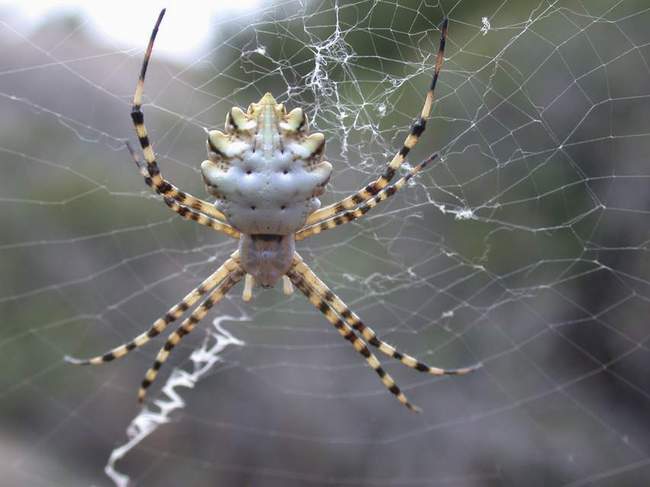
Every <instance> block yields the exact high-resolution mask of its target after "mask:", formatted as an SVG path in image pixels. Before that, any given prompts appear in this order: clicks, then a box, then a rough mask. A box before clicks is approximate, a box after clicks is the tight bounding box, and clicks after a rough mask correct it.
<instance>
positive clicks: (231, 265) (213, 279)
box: [65, 252, 239, 365]
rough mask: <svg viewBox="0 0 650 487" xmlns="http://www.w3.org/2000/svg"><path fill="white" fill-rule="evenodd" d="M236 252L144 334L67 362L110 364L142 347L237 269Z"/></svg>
mask: <svg viewBox="0 0 650 487" xmlns="http://www.w3.org/2000/svg"><path fill="white" fill-rule="evenodd" d="M238 259H239V257H238V252H235V253H234V254H233V255H232V256H231V257H230V258H229V259H228V260H227V261H226V262H224V263H223V265H222V266H221V267H219V269H217V270H216V271H215V272H214V273H213V274H212V275H211V276H210V277H208V278H207V279H206V280H205V281H203V282H202V283H201V284H200V285H199V286H198V287H197V288H196V289H194V290H193V291H192V292H190V293H189V294H188V295H187V296H185V297H184V298H183V300H182V301H181V302H180V303H178V304H176V305H174V306H173V307H171V308H170V309H169V311H167V313H165V315H164V316H163V317H162V318H158V319H157V320H156V321H155V322H154V323H153V325H152V326H151V328H149V330H147V331H146V332H144V333H142V334H140V335H138V336H137V337H135V338H134V339H133V340H131V341H130V342H129V343H125V344H124V345H120V346H119V347H115V348H114V349H112V350H110V351H108V352H106V353H105V354H103V355H98V356H96V357H92V358H89V359H83V360H80V359H77V358H73V357H65V359H66V361H67V362H70V363H73V364H76V365H99V364H104V363H106V362H111V361H112V360H115V359H117V358H121V357H124V356H125V355H126V354H127V353H129V352H130V351H132V350H135V349H136V348H140V347H142V346H143V345H144V344H145V343H147V342H148V341H149V340H151V339H152V338H154V337H156V336H158V335H160V334H161V333H162V332H163V331H165V329H166V328H167V327H168V326H169V325H170V324H171V323H173V322H174V321H176V320H177V319H178V318H180V317H181V316H182V315H183V313H185V311H187V310H188V309H189V308H190V307H192V305H194V303H196V302H197V301H198V300H199V299H201V298H202V297H203V296H205V295H206V294H207V293H209V292H210V291H212V290H213V289H214V288H215V287H216V286H217V285H218V284H219V283H221V281H223V280H224V279H225V278H226V277H227V276H228V274H230V273H231V272H232V271H234V270H236V269H237V268H238V264H237V261H238Z"/></svg>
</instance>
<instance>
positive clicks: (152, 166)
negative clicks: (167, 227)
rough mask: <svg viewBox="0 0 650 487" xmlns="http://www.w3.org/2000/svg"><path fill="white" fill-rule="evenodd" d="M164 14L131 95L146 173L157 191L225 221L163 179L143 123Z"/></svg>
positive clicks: (150, 41) (159, 20)
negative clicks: (144, 97)
mask: <svg viewBox="0 0 650 487" xmlns="http://www.w3.org/2000/svg"><path fill="white" fill-rule="evenodd" d="M164 15H165V9H162V10H161V11H160V15H158V20H157V21H156V25H155V26H154V28H153V31H152V32H151V38H150V39H149V45H148V46H147V50H146V52H145V55H144V60H143V61H142V70H141V71H140V77H139V78H138V84H137V85H136V89H135V94H134V95H133V107H132V109H131V119H132V120H133V124H134V126H135V131H136V133H137V135H138V140H139V141H140V146H141V147H142V153H143V154H144V159H145V161H146V162H147V173H148V176H149V178H151V184H149V183H147V184H149V186H151V187H152V188H153V189H154V190H155V191H156V192H157V193H159V194H161V195H163V196H166V197H168V198H171V199H173V200H176V201H178V202H179V203H183V204H185V205H186V206H189V207H190V208H193V209H195V210H198V211H200V212H202V213H205V214H206V215H209V216H211V217H213V218H215V219H217V220H221V221H222V222H225V220H226V218H225V216H224V214H223V213H221V212H220V211H219V210H218V209H216V208H215V207H214V205H212V204H211V203H209V202H207V201H204V200H201V199H199V198H196V197H195V196H192V195H191V194H188V193H186V192H184V191H181V190H180V189H178V188H177V187H176V186H174V185H173V184H171V183H170V182H169V181H167V180H166V179H164V178H163V177H162V175H161V173H160V168H159V167H158V162H157V161H156V155H155V154H154V151H153V146H152V145H151V143H150V142H149V135H148V133H147V128H146V127H145V125H144V113H143V112H142V94H143V92H144V78H145V75H146V73H147V66H148V65H149V59H150V58H151V51H152V50H153V43H154V41H155V40H156V35H157V34H158V27H159V26H160V22H161V21H162V19H163V16H164Z"/></svg>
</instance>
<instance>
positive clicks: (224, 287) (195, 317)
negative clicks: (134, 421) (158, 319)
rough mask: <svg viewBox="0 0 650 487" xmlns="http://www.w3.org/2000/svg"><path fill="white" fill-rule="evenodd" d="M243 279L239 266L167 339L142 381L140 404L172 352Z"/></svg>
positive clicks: (139, 396) (139, 395)
mask: <svg viewBox="0 0 650 487" xmlns="http://www.w3.org/2000/svg"><path fill="white" fill-rule="evenodd" d="M242 277H244V271H243V270H242V269H241V267H239V265H237V266H236V268H235V269H234V270H233V271H231V272H230V273H229V274H228V275H227V276H226V278H225V279H224V280H223V281H222V282H221V284H219V285H218V286H217V288H216V289H215V290H214V291H212V293H211V294H210V295H209V296H208V297H207V298H206V300H205V301H203V303H201V304H200V305H199V306H198V307H197V308H196V309H195V310H194V311H193V312H192V314H190V316H188V317H187V318H186V319H185V320H183V322H182V323H181V325H180V326H179V327H178V328H177V329H176V330H174V331H173V332H172V333H171V334H170V335H169V338H167V341H166V342H165V345H163V347H162V348H161V349H160V351H159V352H158V355H157V356H156V360H155V362H154V363H153V365H152V366H151V368H150V369H149V370H148V371H147V373H146V374H145V376H144V379H143V380H142V384H141V385H140V389H139V390H138V401H139V402H140V403H142V402H143V401H144V398H145V396H146V394H147V389H148V388H149V386H150V385H151V384H152V383H153V381H154V380H155V379H156V376H157V375H158V371H159V370H160V368H161V367H162V366H163V364H164V363H165V361H166V360H167V359H168V358H169V355H170V354H171V351H172V350H173V349H174V347H175V346H176V345H178V343H179V342H180V341H181V340H182V338H183V337H184V336H185V335H187V334H188V333H190V332H191V331H192V330H193V329H194V328H195V327H196V325H197V324H198V323H199V322H200V321H201V320H202V319H203V318H205V315H206V314H208V311H210V309H211V308H212V307H213V306H214V305H215V304H217V303H218V302H219V301H221V300H222V299H223V297H224V296H225V295H226V294H227V293H228V291H230V289H232V287H233V286H234V285H235V284H237V283H238V282H239V281H240V280H241V279H242Z"/></svg>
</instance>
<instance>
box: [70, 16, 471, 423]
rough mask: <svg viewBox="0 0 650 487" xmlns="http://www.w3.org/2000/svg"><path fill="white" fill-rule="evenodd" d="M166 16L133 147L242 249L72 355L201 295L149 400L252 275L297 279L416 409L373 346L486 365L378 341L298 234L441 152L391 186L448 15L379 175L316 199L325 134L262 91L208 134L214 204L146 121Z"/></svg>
mask: <svg viewBox="0 0 650 487" xmlns="http://www.w3.org/2000/svg"><path fill="white" fill-rule="evenodd" d="M164 13H165V10H163V11H162V12H161V13H160V15H159V16H158V21H157V22H156V25H155V27H154V29H153V32H152V34H151V39H150V41H149V46H148V47H147V52H146V54H145V57H144V62H143V63H142V70H141V72H140V78H139V79H138V84H137V86H136V90H135V95H134V97H133V109H132V111H131V118H132V119H133V123H134V125H135V130H136V133H137V135H138V139H139V141H140V146H141V147H142V153H143V155H144V160H145V163H142V162H141V161H140V160H139V158H138V157H137V155H136V154H135V153H134V152H133V151H132V150H131V148H130V146H128V147H129V150H130V151H131V154H132V156H133V159H134V161H135V162H136V164H137V165H138V167H139V169H140V173H141V174H142V176H143V177H144V180H145V182H146V184H147V185H149V186H150V187H151V188H152V189H153V190H154V191H155V192H156V193H158V194H159V195H161V196H162V197H163V201H164V202H165V204H166V205H167V206H168V207H169V208H170V209H171V210H173V211H174V212H176V213H177V214H179V215H180V216H181V217H183V218H185V219H187V220H192V221H195V222H197V223H199V224H201V225H205V226H207V227H209V228H212V229H213V230H216V231H218V232H221V233H224V234H226V235H228V236H230V237H233V238H237V239H239V248H238V250H237V251H235V252H234V253H233V254H232V255H231V256H230V258H229V259H227V260H226V262H224V263H223V264H222V265H221V266H220V267H219V268H218V269H217V270H216V271H214V272H213V273H212V274H211V275H210V276H208V277H207V278H206V279H205V280H204V281H203V282H202V283H201V284H200V285H199V286H198V287H197V288H196V289H194V290H193V291H191V292H190V293H189V294H188V295H187V296H185V298H183V300H182V301H181V302H179V303H178V304H176V305H174V306H172V307H171V308H170V309H169V311H167V313H165V315H164V316H163V317H162V318H159V319H158V320H156V321H155V322H154V323H153V325H152V326H151V328H150V329H149V330H147V331H146V332H144V333H142V334H141V335H138V336H137V337H135V338H134V339H133V340H132V341H130V342H129V343H125V344H124V345H120V346H119V347H116V348H114V349H113V350H110V351H109V352H107V353H105V354H104V355H100V356H97V357H93V358H90V359H87V360H78V359H69V360H70V361H72V362H74V363H79V364H102V363H105V362H109V361H111V360H114V359H116V358H119V357H123V356H124V355H126V354H127V353H129V352H130V351H131V350H134V349H136V348H138V347H141V346H143V345H144V344H145V343H147V342H148V341H149V340H151V339H152V338H153V337H155V336H157V335H159V334H160V333H162V332H163V331H164V330H165V329H166V328H167V327H168V326H169V325H170V324H171V323H173V322H175V321H176V320H178V319H179V318H180V317H181V316H183V314H185V313H186V312H187V311H188V310H189V309H190V308H191V307H192V306H194V305H195V304H196V303H197V302H198V301H199V300H201V299H203V301H202V302H201V304H199V305H198V306H197V307H196V308H195V309H194V310H193V311H191V312H190V314H189V316H188V317H187V318H186V319H185V320H183V322H182V323H181V324H180V326H179V327H178V328H177V329H176V330H174V332H172V333H171V334H170V335H169V337H168V338H167V341H166V342H165V345H164V347H163V348H162V349H161V350H160V352H158V356H157V357H156V361H155V362H154V364H153V366H152V367H151V368H150V369H149V370H148V371H147V373H146V375H145V378H144V380H143V381H142V386H141V387H140V390H139V392H138V398H139V399H140V401H142V400H143V399H144V397H145V393H146V390H147V388H148V387H149V386H150V385H151V383H152V382H153V380H154V379H155V378H156V375H157V374H158V370H159V369H160V367H161V366H162V364H163V363H164V362H165V360H167V357H169V354H170V353H171V350H172V349H173V348H174V347H175V346H176V344H178V342H179V341H180V340H181V339H182V338H183V337H184V336H185V335H187V334H188V333H189V332H190V331H192V330H193V329H194V327H195V326H196V324H197V323H198V322H199V321H201V319H203V318H204V317H205V315H206V314H207V313H208V311H209V310H210V309H211V308H212V307H213V306H214V305H215V304H216V303H218V302H219V301H220V300H221V299H222V298H223V297H224V296H225V295H226V293H227V292H228V291H229V290H230V289H231V288H232V287H233V286H235V285H236V284H237V283H238V282H239V281H240V280H242V279H245V282H246V284H245V287H244V299H245V300H249V299H251V296H252V288H253V285H254V284H259V285H261V286H263V287H270V286H273V285H274V284H275V283H276V282H277V281H278V280H279V279H280V278H282V279H283V281H284V291H285V293H287V294H289V293H291V292H293V286H294V285H295V286H296V287H297V288H298V289H299V290H300V291H301V292H302V293H303V294H304V295H305V296H306V297H307V299H309V301H310V302H311V303H312V304H313V305H314V306H316V308H318V309H319V310H320V311H321V312H322V313H323V314H324V315H325V318H326V319H327V321H329V322H330V323H331V324H332V325H333V326H334V327H335V328H336V330H337V331H338V332H339V333H340V334H341V336H343V337H344V338H345V339H346V340H348V341H349V342H350V343H351V344H352V346H353V347H354V349H355V350H356V351H357V352H358V353H360V354H361V355H362V356H363V357H364V358H365V360H366V362H367V363H368V365H369V366H370V367H371V368H372V369H373V370H374V371H375V372H376V373H377V375H378V376H379V378H380V379H381V381H382V383H383V384H384V386H385V387H386V388H387V389H388V390H389V391H390V392H391V393H392V394H394V395H395V397H397V399H398V400H399V401H400V402H401V403H402V404H404V405H405V406H406V407H408V408H409V409H411V410H413V411H416V410H417V408H416V407H415V406H414V405H413V404H411V403H410V402H409V401H408V399H406V396H405V395H404V393H402V391H401V390H400V389H399V387H397V384H395V381H394V380H393V379H392V377H391V376H390V375H389V374H388V373H387V372H386V371H385V370H384V369H383V368H382V366H381V364H380V363H379V361H378V360H377V358H376V357H375V355H373V353H372V352H371V351H370V350H369V348H368V345H371V346H373V347H375V348H377V349H378V350H379V351H380V352H381V353H383V354H385V355H387V356H389V357H391V358H394V359H396V360H399V361H400V362H401V363H402V364H403V365H405V366H407V367H409V368H412V369H415V370H418V371H420V372H425V373H428V374H431V375H451V374H456V375H460V374H466V373H468V372H470V371H472V370H475V369H476V368H477V367H478V366H479V365H476V366H472V367H464V368H461V369H440V368H438V367H431V366H429V365H427V364H425V363H422V362H420V361H418V360H417V359H415V358H414V357H411V356H410V355H407V354H405V353H402V352H399V351H397V350H396V349H395V348H394V347H393V346H392V345H389V344H388V343H386V342H384V341H382V340H380V339H379V338H378V337H377V335H376V334H375V332H374V331H373V330H372V329H371V328H370V327H369V326H367V325H365V324H364V323H363V322H362V321H361V319H360V318H359V317H358V316H357V315H356V314H355V313H354V312H353V311H352V310H351V309H350V308H348V307H347V306H346V305H345V303H344V302H343V301H342V300H341V299H340V298H339V297H338V296H337V295H336V294H334V293H333V292H332V291H331V290H330V289H329V288H328V287H327V285H325V283H323V282H322V281H321V280H320V279H319V278H318V276H316V274H314V272H313V271H312V270H311V269H310V268H309V267H308V266H307V264H305V262H304V261H303V260H302V258H301V257H300V256H299V255H298V253H297V252H296V251H295V241H296V240H302V239H305V238H307V237H311V236H312V235H316V234H318V233H320V232H322V231H325V230H329V229H332V228H335V227H337V226H339V225H343V224H345V223H348V222H351V221H354V220H356V219H359V218H361V217H363V216H364V215H365V214H366V213H367V212H368V211H370V210H372V209H373V208H374V207H375V206H377V205H378V204H379V203H381V202H382V201H384V200H386V199H388V198H390V197H391V196H393V195H394V194H395V193H396V192H397V191H398V190H400V189H401V188H403V187H404V186H405V185H406V183H407V182H408V181H409V180H410V179H411V178H412V177H413V176H415V175H416V174H417V173H419V172H420V171H421V170H422V169H423V168H424V167H425V166H426V165H427V164H429V163H430V162H431V161H432V160H434V159H435V157H436V156H435V155H433V156H431V157H429V158H428V159H426V160H425V161H423V162H421V163H420V164H417V165H415V166H413V167H412V168H411V169H410V170H409V171H408V172H407V173H406V174H405V175H404V176H403V177H401V178H400V179H399V180H397V181H396V182H394V183H392V184H391V181H392V179H393V178H394V176H395V174H396V173H397V171H398V170H399V169H400V167H401V166H402V164H403V163H404V161H405V160H406V156H407V155H408V153H409V151H410V150H411V149H412V148H413V147H415V144H417V142H418V140H419V138H420V136H421V135H422V133H423V132H424V129H425V127H426V121H427V119H428V118H429V115H430V113H431V107H432V104H433V95H434V90H435V87H436V82H437V80H438V75H439V73H440V68H441V66H442V61H443V54H444V47H445V38H446V35H447V20H446V19H445V21H444V22H443V24H442V28H441V38H440V48H439V49H438V55H437V57H436V64H435V69H434V73H433V80H432V81H431V85H430V87H429V90H428V91H427V94H426V97H425V99H424V105H423V106H422V110H421V112H420V115H419V116H418V117H417V118H416V120H415V122H414V123H413V126H412V127H411V130H410V132H409V134H408V136H407V137H406V139H405V140H404V144H403V145H402V147H401V149H400V150H399V151H398V152H397V153H396V154H395V156H394V157H393V159H392V160H391V161H390V163H389V164H388V165H387V167H386V169H385V170H384V173H383V174H382V175H381V176H379V177H378V178H377V179H375V180H374V181H372V182H370V183H368V184H367V185H366V186H365V187H363V188H362V189H360V190H359V191H357V192H356V193H354V194H352V195H350V196H348V197H346V198H344V199H342V200H340V201H338V202H336V203H333V204H331V205H329V206H326V207H325V208H320V209H319V207H320V201H319V200H318V198H317V197H318V196H319V195H320V194H322V193H323V191H324V189H325V185H326V184H327V182H328V180H329V177H330V173H331V171H332V166H331V164H330V163H329V162H325V161H323V160H322V158H323V149H324V147H325V138H324V137H323V135H322V134H319V133H314V134H309V129H308V124H307V118H306V116H305V114H304V112H303V110H302V109H300V108H295V109H293V110H292V111H291V112H289V113H287V112H286V110H285V109H284V106H283V105H282V104H278V103H277V102H276V101H275V99H274V98H273V97H272V96H271V94H270V93H267V94H266V95H264V96H263V97H262V99H261V100H260V101H259V102H258V103H252V104H251V105H250V107H249V108H248V111H247V112H244V111H243V110H241V109H239V108H233V109H232V110H230V113H229V114H228V116H227V120H226V130H225V132H220V131H218V130H213V131H210V133H209V135H208V160H207V161H204V162H203V163H202V164H201V171H202V174H203V180H204V182H205V183H206V186H207V188H208V191H209V192H210V193H211V194H213V195H214V196H215V197H216V202H215V203H214V204H212V203H209V202H207V201H203V200H201V199H199V198H196V197H194V196H192V195H190V194H188V193H186V192H184V191H181V190H180V189H178V188H177V187H176V186H174V185H173V184H172V183H170V182H169V181H167V180H166V179H164V178H163V177H162V175H161V174H160V169H159V167H158V163H157V162H156V156H155V153H154V151H153V147H152V146H151V143H150V142H149V136H148V134H147V129H146V128H145V125H144V114H143V113H142V94H143V91H144V77H145V74H146V71H147V65H148V63H149V58H150V56H151V50H152V48H153V43H154V40H155V38H156V34H157V32H158V26H159V25H160V22H161V21H162V18H163V15H164Z"/></svg>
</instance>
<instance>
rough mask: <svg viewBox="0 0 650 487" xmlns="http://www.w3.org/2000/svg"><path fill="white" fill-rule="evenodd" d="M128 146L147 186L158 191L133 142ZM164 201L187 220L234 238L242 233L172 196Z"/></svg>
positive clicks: (127, 144)
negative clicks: (132, 145)
mask: <svg viewBox="0 0 650 487" xmlns="http://www.w3.org/2000/svg"><path fill="white" fill-rule="evenodd" d="M126 148H127V149H128V150H129V153H130V154H131V158H132V159H133V162H134V163H135V165H136V166H137V167H138V170H139V171H140V174H142V176H143V177H144V182H145V183H146V184H147V186H149V187H150V188H151V189H153V190H154V191H156V189H155V187H154V185H153V182H152V180H151V177H150V176H149V173H148V171H147V168H146V166H145V164H143V162H142V161H141V160H140V158H139V157H138V154H137V153H136V152H135V151H134V150H133V148H132V147H131V144H129V143H128V142H127V143H126ZM163 201H164V202H165V204H166V205H167V206H168V207H169V208H170V209H171V210H172V211H173V212H175V213H178V214H179V215H180V216H181V217H182V218H184V219H185V220H191V221H194V222H197V223H200V224H201V225H205V226H206V227H210V228H212V229H213V230H216V231H218V232H222V233H225V234H226V235H228V236H230V237H233V238H239V237H240V235H241V234H240V233H239V231H238V230H236V229H235V228H233V227H232V226H230V225H228V224H227V223H222V222H221V221H219V220H217V219H215V218H212V217H209V216H207V215H204V214H203V213H199V212H198V211H195V210H193V209H191V208H189V207H187V206H185V205H181V204H179V203H178V201H176V200H175V199H173V198H171V197H168V196H163Z"/></svg>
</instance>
